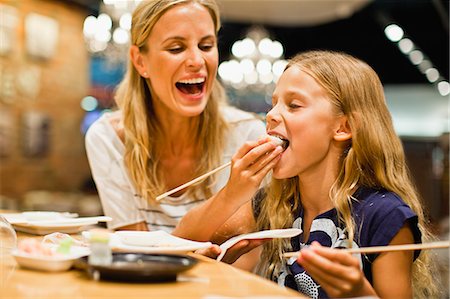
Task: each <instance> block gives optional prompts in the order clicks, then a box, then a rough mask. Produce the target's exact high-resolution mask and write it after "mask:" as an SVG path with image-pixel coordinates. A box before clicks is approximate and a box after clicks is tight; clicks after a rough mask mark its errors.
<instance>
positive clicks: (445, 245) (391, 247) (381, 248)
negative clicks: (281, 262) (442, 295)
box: [283, 241, 450, 258]
mask: <svg viewBox="0 0 450 299" xmlns="http://www.w3.org/2000/svg"><path fill="white" fill-rule="evenodd" d="M449 247H450V241H439V242H430V243H422V244H403V245H388V246H372V247H361V248H346V249H341V250H342V251H345V252H348V253H352V254H353V253H378V252H388V251H404V250H419V249H437V248H449ZM299 253H300V252H299V251H295V252H285V253H283V257H284V258H291V257H295V258H297V257H298V256H299Z"/></svg>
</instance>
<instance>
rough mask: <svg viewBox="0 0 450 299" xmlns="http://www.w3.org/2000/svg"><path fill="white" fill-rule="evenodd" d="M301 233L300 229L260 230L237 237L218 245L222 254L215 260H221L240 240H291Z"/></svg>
mask: <svg viewBox="0 0 450 299" xmlns="http://www.w3.org/2000/svg"><path fill="white" fill-rule="evenodd" d="M301 233H302V230H301V229H300V228H286V229H271V230H262V231H259V232H254V233H249V234H242V235H238V236H235V237H233V238H231V239H229V240H228V241H226V242H224V243H222V245H220V249H221V250H222V252H221V253H220V255H219V256H218V257H217V260H218V261H220V260H222V258H223V257H224V256H225V253H226V252H227V250H228V248H230V247H232V246H233V245H234V244H236V243H237V242H239V241H242V240H251V239H275V238H291V237H295V236H297V235H300V234H301Z"/></svg>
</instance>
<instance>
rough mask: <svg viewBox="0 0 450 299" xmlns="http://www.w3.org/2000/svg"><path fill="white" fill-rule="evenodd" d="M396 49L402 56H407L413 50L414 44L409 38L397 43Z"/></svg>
mask: <svg viewBox="0 0 450 299" xmlns="http://www.w3.org/2000/svg"><path fill="white" fill-rule="evenodd" d="M398 47H399V49H400V51H402V53H403V54H408V53H409V52H411V51H412V49H414V43H413V42H412V41H411V40H410V39H409V38H403V39H402V40H400V41H399V42H398Z"/></svg>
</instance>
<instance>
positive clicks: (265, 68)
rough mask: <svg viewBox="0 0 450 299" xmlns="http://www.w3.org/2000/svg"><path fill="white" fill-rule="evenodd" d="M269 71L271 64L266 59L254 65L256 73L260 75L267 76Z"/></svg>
mask: <svg viewBox="0 0 450 299" xmlns="http://www.w3.org/2000/svg"><path fill="white" fill-rule="evenodd" d="M271 70H272V64H271V63H270V61H269V60H267V59H261V60H260V61H258V63H257V64H256V71H258V73H259V74H260V75H265V74H269V73H270V72H271Z"/></svg>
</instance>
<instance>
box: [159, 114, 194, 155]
mask: <svg viewBox="0 0 450 299" xmlns="http://www.w3.org/2000/svg"><path fill="white" fill-rule="evenodd" d="M158 118H159V121H160V124H161V133H162V138H161V148H162V149H164V150H163V152H164V153H165V154H168V155H174V156H179V155H182V154H183V153H186V151H188V150H189V149H192V148H196V147H197V144H198V141H197V140H196V135H197V132H198V126H199V120H200V119H199V117H198V116H196V117H184V116H179V115H174V114H173V113H172V114H165V115H164V116H162V117H161V116H158Z"/></svg>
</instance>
